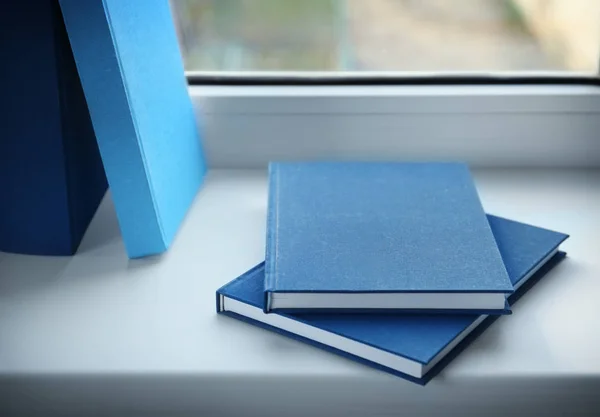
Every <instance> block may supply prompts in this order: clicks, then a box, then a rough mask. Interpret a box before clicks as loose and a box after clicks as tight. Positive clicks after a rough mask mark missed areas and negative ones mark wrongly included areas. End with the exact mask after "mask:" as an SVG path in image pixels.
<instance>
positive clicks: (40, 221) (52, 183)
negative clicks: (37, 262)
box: [0, 0, 107, 256]
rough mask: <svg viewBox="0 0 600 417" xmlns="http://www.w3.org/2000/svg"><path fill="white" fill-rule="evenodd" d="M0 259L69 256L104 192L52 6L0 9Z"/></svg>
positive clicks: (27, 3)
mask: <svg viewBox="0 0 600 417" xmlns="http://www.w3.org/2000/svg"><path fill="white" fill-rule="evenodd" d="M0 39H1V41H0V54H1V56H2V65H0V91H2V94H1V95H0V108H2V111H1V112H0V193H1V196H0V251H3V252H4V251H5V252H13V253H22V254H30V255H53V256H66V255H73V254H74V253H75V252H76V251H77V249H78V247H79V244H80V242H81V239H82V238H83V235H84V233H85V231H86V230H87V227H88V225H89V223H90V221H91V220H92V217H93V216H94V214H95V213H96V209H97V208H98V205H99V204H100V202H101V201H102V198H103V197H104V195H105V193H106V189H107V183H106V177H105V175H104V168H103V166H102V161H101V159H100V152H99V150H98V145H97V143H96V137H95V135H94V129H93V127H92V121H91V120H90V116H89V113H88V108H87V105H86V101H85V96H84V94H83V89H82V87H81V84H80V82H79V78H78V76H77V68H76V66H75V61H74V59H73V54H72V52H71V47H70V45H69V39H68V37H67V32H66V29H65V26H64V23H63V18H62V15H61V13H60V8H59V6H58V3H57V2H56V1H54V0H24V1H8V2H2V5H1V6H0Z"/></svg>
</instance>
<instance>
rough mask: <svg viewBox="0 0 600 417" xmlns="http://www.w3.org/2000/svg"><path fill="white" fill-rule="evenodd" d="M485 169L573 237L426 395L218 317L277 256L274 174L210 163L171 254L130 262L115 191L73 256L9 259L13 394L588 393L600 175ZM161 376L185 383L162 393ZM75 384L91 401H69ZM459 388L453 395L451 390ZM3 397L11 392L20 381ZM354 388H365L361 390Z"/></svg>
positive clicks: (521, 212)
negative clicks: (273, 251) (238, 287)
mask: <svg viewBox="0 0 600 417" xmlns="http://www.w3.org/2000/svg"><path fill="white" fill-rule="evenodd" d="M476 180H477V185H478V188H479V191H480V194H481V198H482V201H483V204H484V207H485V208H486V210H487V211H488V212H489V213H491V214H496V215H500V216H503V217H508V218H510V219H514V220H519V221H523V222H527V223H531V224H534V225H538V226H542V227H547V228H550V229H555V230H558V231H561V232H566V233H569V234H571V238H570V239H569V240H568V241H567V242H566V243H565V244H564V245H563V249H564V250H566V251H567V252H568V253H569V257H568V258H567V259H566V260H565V261H564V262H562V263H561V264H560V265H559V266H558V267H557V268H556V269H555V270H553V271H552V272H551V273H550V274H549V275H548V276H547V277H546V278H545V279H544V280H542V281H541V282H540V283H539V284H537V285H536V287H534V288H533V289H532V291H531V292H530V293H529V294H527V295H526V296H525V297H523V299H522V300H521V301H520V302H519V303H518V304H516V306H515V307H514V308H513V311H514V314H513V315H512V316H508V317H502V318H500V319H499V320H498V321H497V322H496V323H494V324H493V326H492V327H491V328H490V329H488V330H487V331H486V332H485V333H484V334H483V335H482V336H481V337H480V338H479V339H478V340H477V341H476V342H475V343H474V344H473V345H472V346H470V347H469V348H468V349H467V350H466V351H465V352H464V353H463V354H462V355H461V356H460V357H458V358H457V359H456V360H455V361H454V362H453V363H451V364H450V365H449V366H448V367H447V368H446V369H445V370H444V371H443V372H442V374H441V375H440V376H439V377H438V378H436V379H435V380H434V381H432V382H431V383H430V384H429V386H428V387H426V388H425V390H422V389H421V388H418V387H417V388H415V386H414V385H412V384H409V383H406V382H404V381H401V380H399V379H396V378H392V377H390V376H389V375H386V374H384V373H380V372H376V371H373V370H371V369H369V368H367V367H365V366H361V365H358V364H356V363H353V362H350V361H348V360H344V359H341V358H339V357H337V356H335V355H332V354H329V353H326V352H323V351H321V350H319V349H316V348H313V347H310V346H306V345H304V344H302V343H299V342H296V341H294V340H291V339H288V338H285V337H282V336H279V335H277V334H275V333H271V332H267V331H264V330H261V329H258V328H255V327H254V326H249V325H247V324H245V323H242V322H238V321H236V320H231V319H229V318H227V317H220V316H219V317H217V315H216V313H215V290H216V289H217V288H219V287H220V286H221V285H223V284H225V283H227V282H229V281H230V280H232V279H233V278H235V277H237V276H238V275H240V274H241V273H243V272H245V271H246V270H247V269H249V268H251V267H252V266H254V265H255V264H257V263H258V262H260V261H261V260H262V258H263V256H264V240H265V213H266V196H267V183H266V174H265V173H264V171H235V170H231V171H229V170H227V171H223V170H214V171H211V172H210V173H209V175H208V178H207V180H206V183H205V185H204V188H203V190H202V191H201V192H200V194H199V196H198V198H197V200H196V202H195V204H194V206H193V208H192V209H191V212H190V213H189V215H188V217H187V219H186V221H185V223H184V225H183V227H182V230H181V231H180V233H179V235H178V237H177V239H176V241H175V243H174V245H173V247H172V248H171V250H170V251H169V252H168V253H167V254H165V255H164V256H162V257H161V259H160V260H159V259H145V260H134V261H130V260H128V259H127V257H126V254H125V250H124V247H123V243H122V241H121V239H120V237H119V231H118V225H117V221H116V216H115V213H114V209H113V206H112V201H111V199H110V197H107V198H105V201H104V202H103V204H102V205H101V207H100V209H99V211H98V213H97V215H96V217H95V219H94V221H93V223H92V225H91V227H90V229H89V230H88V233H87V235H86V237H85V239H84V242H83V243H82V246H81V248H80V251H79V253H78V255H76V256H75V257H73V258H39V257H29V256H20V255H10V254H0V274H2V275H3V279H2V280H1V281H0V382H2V381H9V383H10V381H12V380H13V379H15V378H16V379H17V380H18V379H20V378H23V381H22V384H21V385H15V386H14V387H17V388H15V389H13V390H12V391H14V392H12V395H13V398H12V401H13V404H15V406H16V407H17V406H18V407H25V406H27V401H28V398H32V396H36V398H39V401H40V402H39V404H42V405H43V404H44V401H48V404H54V403H53V402H52V401H53V399H54V400H56V398H55V397H53V396H54V395H59V393H60V397H61V398H62V399H61V400H60V401H62V402H61V403H59V404H58V405H56V404H54V406H53V407H58V406H59V405H60V404H63V405H64V406H65V407H68V406H69V404H71V403H70V401H76V403H77V404H79V405H80V406H83V405H82V404H85V401H84V400H83V399H82V398H88V399H89V400H90V402H91V403H92V405H93V403H95V401H92V400H93V399H101V398H106V403H107V405H106V407H110V406H111V405H110V404H112V403H111V398H112V399H113V400H114V399H115V398H118V399H119V400H118V401H120V403H119V404H130V403H131V404H134V403H135V407H140V408H139V409H140V410H141V409H143V408H144V407H153V405H152V404H158V403H161V401H165V402H166V403H170V402H171V401H175V400H174V398H179V397H178V396H184V397H185V398H186V401H187V403H186V404H187V405H186V408H185V409H186V410H187V409H188V408H189V409H196V410H209V409H212V410H214V409H216V407H217V406H219V407H225V408H224V410H230V411H231V412H233V411H234V410H246V412H250V415H253V414H252V411H255V409H256V410H260V409H264V408H268V407H273V410H276V409H278V407H283V405H285V404H286V401H288V402H289V401H290V398H292V397H294V396H296V397H301V398H303V401H302V404H300V405H299V406H298V407H300V408H299V409H298V410H303V412H308V411H307V410H309V411H310V410H313V409H312V408H310V407H316V406H317V405H319V404H321V405H323V404H325V407H328V406H331V407H333V406H338V407H344V406H351V405H349V404H354V406H356V404H357V402H358V403H361V404H362V403H364V404H370V406H371V407H380V408H381V407H389V408H390V409H392V408H395V409H398V407H400V406H402V407H405V405H404V406H403V405H402V404H406V403H407V401H413V402H414V404H413V405H414V406H415V407H435V406H438V407H439V406H440V405H443V404H446V403H448V402H449V403H448V404H450V403H451V404H454V406H459V405H460V403H461V401H459V399H460V398H458V397H457V396H459V397H460V396H464V399H465V401H468V400H469V399H472V398H473V395H475V394H474V392H478V394H477V395H483V396H486V400H490V401H492V400H493V401H492V402H494V403H497V404H505V405H507V406H508V405H509V404H510V401H511V400H510V395H518V396H519V398H520V402H519V404H518V405H519V406H520V407H523V410H521V412H523V413H525V411H526V410H527V409H528V407H531V406H532V405H533V406H536V407H540V408H544V407H552V405H553V404H555V403H554V402H553V401H547V402H546V403H545V404H544V403H543V401H546V400H545V399H544V398H543V397H539V396H536V395H527V392H529V390H530V388H526V387H529V386H530V385H531V383H532V382H531V381H532V380H536V381H537V380H545V381H546V382H548V381H550V383H549V384H546V385H544V384H542V385H538V386H537V388H536V390H538V391H539V394H540V395H542V394H544V395H549V392H546V391H544V389H546V388H547V389H548V390H552V393H554V392H555V391H554V390H558V392H560V388H561V387H562V385H561V384H563V382H564V386H568V387H569V388H570V391H569V392H571V393H573V392H574V391H573V389H574V387H576V386H577V387H579V386H580V385H581V386H582V387H584V388H582V391H578V392H579V393H580V395H585V393H586V392H588V391H590V390H597V388H598V381H600V333H599V332H598V331H596V330H594V329H597V328H598V323H597V318H598V317H600V303H598V294H600V280H598V279H597V277H598V276H600V261H599V260H598V254H599V253H600V239H599V238H598V236H600V218H599V217H598V207H599V206H600V171H598V170H516V169H513V170H489V169H488V170H485V169H484V170H478V171H476ZM141 374H142V375H141ZM66 376H69V377H72V378H75V379H70V378H65V377H66ZM102 377H107V378H108V379H110V378H113V377H119V378H128V377H130V378H132V381H137V382H138V383H139V384H141V385H139V390H138V391H135V390H134V391H135V392H131V391H128V394H127V395H125V394H124V393H123V391H122V390H120V389H119V386H120V385H119V384H116V385H115V384H113V383H106V384H102V383H101V382H98V381H102ZM179 377H182V378H181V379H178V378H179ZM265 377H268V378H266V379H265ZM490 377H492V379H489V378H490ZM497 377H502V378H497ZM589 377H592V379H590V378H589ZM136 378H137V379H136ZM322 378H325V379H324V380H323V381H329V382H328V383H327V384H325V382H323V381H321V379H322ZM507 378H508V379H509V380H507ZM584 380H585V381H584ZM44 381H46V382H47V384H44ZM73 381H77V383H74V382H73ZM90 381H95V382H93V383H92V382H90ZM161 381H163V382H164V381H169V382H166V383H167V384H173V383H174V384H175V385H169V386H174V387H177V388H173V390H169V389H164V390H161V389H159V388H160V384H161V383H162V382H161ZM186 381H187V382H186ZM319 381H321V382H319ZM519 381H521V382H519ZM523 381H528V382H527V383H524V382H523ZM577 381H579V382H580V384H578V382H577ZM592 381H593V383H591V382H592ZM332 382H335V384H336V385H335V387H336V388H333V391H331V396H324V394H323V390H326V389H327V388H324V385H323V384H325V386H329V387H331V386H332ZM61 383H63V384H66V385H64V386H63V388H64V389H62V390H61V389H60V388H58V387H60V386H61V385H60V384H61ZM132 383H133V382H132ZM455 383H456V384H455ZM69 384H71V386H72V389H73V390H77V389H79V390H80V392H79V394H80V395H81V396H83V397H81V398H80V399H79V400H72V399H71V400H69V399H65V398H67V397H69V396H68V395H65V392H64V390H65V389H66V390H69ZM86 384H87V385H86ZM90 384H91V385H90ZM188 384H190V385H188ZM214 384H217V386H219V388H216V387H214V386H213V385H214ZM574 384H575V385H574ZM500 385H501V386H502V387H503V388H502V389H501V390H498V386H500ZM450 386H452V387H454V389H453V391H452V392H453V396H448V394H447V392H448V391H447V390H448V388H449V387H450ZM19 387H20V388H19ZM86 387H88V388H86ZM144 387H149V388H148V389H152V390H153V391H152V392H151V394H149V393H148V392H146V391H145V388H144ZM152 387H154V388H152ZM318 387H320V389H317V388H318ZM344 387H345V388H344ZM369 387H378V390H375V389H371V388H369ZM386 387H387V388H386ZM486 387H487V388H486ZM552 387H553V388H552ZM121 388H122V387H121ZM165 388H168V386H167V387H165ZM563 388H564V387H563ZM419 389H420V390H421V391H419ZM36 390H37V391H36ZM228 390H234V391H236V392H237V391H239V392H238V394H239V396H238V398H237V400H236V401H231V399H229V401H227V395H228ZM299 390H303V392H299ZM478 390H479V391H478ZM586 390H587V391H586ZM250 391H251V392H252V395H250V394H249V392H250ZM519 391H520V392H519ZM0 392H2V393H0V402H3V401H4V400H5V399H1V398H2V396H3V395H5V394H4V393H5V392H6V390H0ZM290 392H293V395H292V394H290ZM344 392H345V393H346V394H348V393H349V392H352V393H353V394H352V399H351V401H350V399H348V396H345V395H342V394H343V393H344ZM590 392H593V391H590ZM216 393H219V394H218V395H216ZM240 393H241V394H240ZM286 393H288V394H286ZM232 395H235V394H232ZM578 395H579V394H578ZM74 396H75V397H76V396H77V394H74ZM86 396H87V397H86ZM382 396H383V397H382ZM63 397H64V398H63ZM150 397H152V398H151V400H149V398H150ZM451 397H452V398H451ZM336 398H337V399H336ZM382 398H385V400H381V399H382ZM419 398H420V401H423V402H424V403H419ZM424 398H427V401H425V400H424ZM494 398H495V400H494ZM582 398H583V397H582ZM361 399H362V400H361ZM569 400H570V401H577V399H576V398H575V400H571V399H569ZM36 401H37V400H36ZM77 401H79V402H77ZM280 401H281V402H280ZM296 401H298V400H296ZM319 401H321V403H319ZM478 401H479V400H478ZM481 401H483V400H481ZM100 402H101V401H100ZM425 402H426V403H427V404H425ZM161 404H162V403H161ZM278 404H279V405H278ZM282 404H283V405H282ZM327 404H329V405H327ZM42 405H40V407H41V406H42ZM71 405H72V404H71ZM92 405H90V406H92ZM571 405H572V406H574V405H573V404H571ZM154 406H156V405H154ZM515 406H516V405H513V406H511V409H510V410H511V412H512V413H513V415H515V414H514V413H515V410H514V408H512V407H515ZM252 407H255V408H252ZM301 407H309V408H301ZM136 409H137V408H136ZM279 409H282V408H279ZM286 409H287V406H286ZM318 410H320V408H318ZM364 410H366V408H365V409H364ZM288 411H289V410H288ZM378 411H380V409H378ZM550 411H552V409H550ZM257 412H258V411H257ZM311 412H314V410H313V411H311ZM267 414H270V413H267ZM517 414H519V413H517Z"/></svg>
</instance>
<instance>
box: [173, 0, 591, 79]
mask: <svg viewBox="0 0 600 417" xmlns="http://www.w3.org/2000/svg"><path fill="white" fill-rule="evenodd" d="M171 3H172V6H173V11H174V15H175V17H176V22H177V28H178V32H179V36H180V40H181V46H182V51H183V54H184V61H185V65H186V69H187V70H191V71H584V72H595V71H596V69H597V64H598V57H599V55H600V54H599V52H600V1H598V0H171Z"/></svg>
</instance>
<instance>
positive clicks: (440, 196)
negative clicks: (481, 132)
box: [265, 162, 513, 312]
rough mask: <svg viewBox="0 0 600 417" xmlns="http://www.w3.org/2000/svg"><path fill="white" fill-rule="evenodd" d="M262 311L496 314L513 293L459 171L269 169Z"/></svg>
mask: <svg viewBox="0 0 600 417" xmlns="http://www.w3.org/2000/svg"><path fill="white" fill-rule="evenodd" d="M269 171H270V172H269V203H268V215H267V247H266V260H265V273H266V276H265V295H266V303H265V308H266V311H270V310H276V309H279V310H287V311H294V310H299V311H302V310H311V309H315V310H327V309H346V310H366V309H404V310H415V309H416V310H428V309H430V310H435V309H441V310H456V309H458V310H473V311H488V312H493V311H498V312H500V311H504V310H505V304H504V301H505V296H506V294H509V293H511V292H512V291H513V288H512V284H511V282H510V279H509V278H508V274H507V272H506V269H505V267H504V264H503V263H502V259H501V256H500V252H499V251H498V247H497V245H496V242H495V241H494V236H493V234H492V231H491V229H490V225H489V223H488V221H487V219H486V216H485V213H484V211H483V208H482V206H481V203H480V201H479V197H478V194H477V190H476V189H475V185H474V183H473V180H472V178H471V174H470V172H469V169H468V167H467V166H466V165H464V164H459V163H360V162H331V163H329V162H315V163H272V164H271V165H270V170H269Z"/></svg>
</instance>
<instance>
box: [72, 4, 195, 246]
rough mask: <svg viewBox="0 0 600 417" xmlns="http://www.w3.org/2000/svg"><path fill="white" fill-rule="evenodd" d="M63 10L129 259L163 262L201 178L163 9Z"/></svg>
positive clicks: (183, 86) (80, 6)
mask: <svg viewBox="0 0 600 417" xmlns="http://www.w3.org/2000/svg"><path fill="white" fill-rule="evenodd" d="M60 6H61V10H62V14H63V17H64V21H65V24H66V28H67V32H68V35H69V40H70V44H71V47H72V50H73V54H74V57H75V62H76V64H77V70H78V72H79V77H80V78H81V83H82V85H83V89H84V92H85V97H86V100H87V103H88V107H89V111H90V115H91V119H92V123H93V126H94V130H95V133H96V137H97V140H98V146H99V148H100V154H101V157H102V161H103V164H104V169H105V171H106V176H107V179H108V183H109V187H110V191H111V194H112V198H113V200H114V203H115V207H116V211H117V217H118V219H119V224H120V227H121V232H122V235H123V239H124V241H125V247H126V249H127V253H128V255H129V256H130V257H132V258H135V257H141V256H146V255H153V254H158V253H161V252H163V251H165V250H166V249H167V248H168V247H169V245H170V244H171V242H172V240H173V238H174V236H175V234H176V232H177V230H178V228H179V225H180V224H181V222H182V220H183V218H184V216H185V214H186V212H187V210H188V208H189V206H190V204H191V202H192V200H193V199H194V197H195V195H196V193H197V191H198V188H199V186H200V184H201V183H202V179H203V176H204V173H205V163H204V159H203V153H202V148H201V144H200V137H199V133H198V127H197V125H196V116H195V114H194V110H193V107H192V103H191V100H190V97H189V94H188V91H187V83H186V79H185V75H184V69H183V64H182V59H181V53H180V51H179V44H178V41H177V37H176V32H175V28H174V23H173V19H172V16H171V10H170V7H169V1H168V0H127V1H123V0H60Z"/></svg>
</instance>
